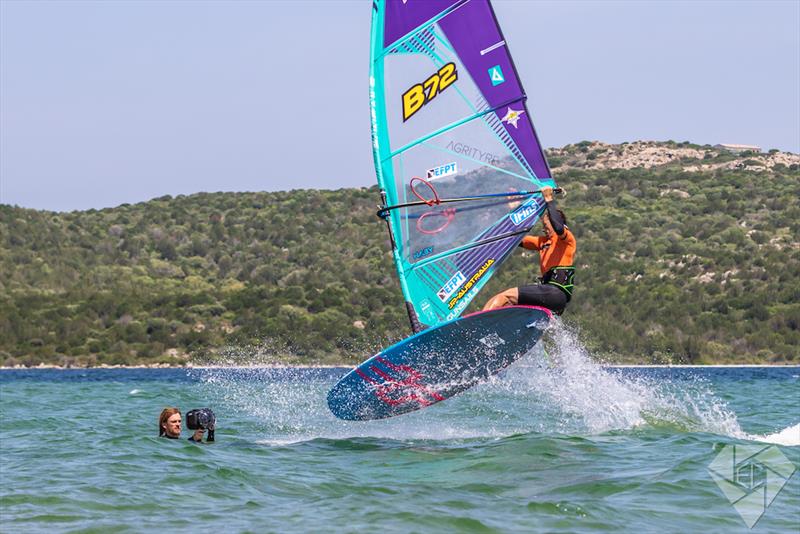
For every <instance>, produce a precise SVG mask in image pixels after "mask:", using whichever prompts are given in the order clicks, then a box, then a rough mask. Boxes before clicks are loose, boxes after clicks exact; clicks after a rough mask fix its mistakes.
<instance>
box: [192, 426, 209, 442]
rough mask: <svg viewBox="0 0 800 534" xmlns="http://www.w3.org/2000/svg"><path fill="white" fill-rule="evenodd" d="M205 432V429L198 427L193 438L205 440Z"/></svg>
mask: <svg viewBox="0 0 800 534" xmlns="http://www.w3.org/2000/svg"><path fill="white" fill-rule="evenodd" d="M205 432H206V431H205V430H204V429H202V428H198V429H197V430H195V431H194V435H193V436H192V439H193V440H194V441H203V434H205Z"/></svg>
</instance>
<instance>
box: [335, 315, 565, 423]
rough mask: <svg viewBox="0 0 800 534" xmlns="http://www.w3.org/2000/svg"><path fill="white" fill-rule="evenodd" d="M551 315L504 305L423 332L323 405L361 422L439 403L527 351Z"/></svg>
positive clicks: (376, 360) (352, 375)
mask: <svg viewBox="0 0 800 534" xmlns="http://www.w3.org/2000/svg"><path fill="white" fill-rule="evenodd" d="M550 317H551V314H550V311H549V310H546V309H544V308H540V307H537V306H509V307H506V308H500V309H497V310H492V311H487V312H477V313H474V314H471V315H467V316H465V317H462V318H460V319H456V320H454V321H450V322H447V323H444V324H442V325H440V326H438V327H434V328H430V329H428V330H424V331H422V332H420V333H418V334H416V335H414V336H411V337H409V338H407V339H404V340H403V341H400V342H398V343H396V344H394V345H392V346H391V347H389V348H387V349H385V350H383V351H382V352H380V353H378V354H376V355H375V356H373V357H372V358H370V359H368V360H367V361H365V362H364V363H362V364H361V365H359V366H358V367H356V368H355V369H353V370H352V371H350V372H349V373H348V374H347V375H345V376H344V377H343V378H342V379H341V380H339V382H338V383H337V384H336V385H335V386H334V387H333V388H332V389H331V390H330V392H329V393H328V406H329V407H330V410H331V412H333V414H334V415H335V416H336V417H338V418H340V419H345V420H351V421H365V420H371V419H384V418H387V417H393V416H395V415H401V414H405V413H408V412H413V411H415V410H419V409H421V408H425V407H427V406H430V405H432V404H435V403H437V402H440V401H443V400H445V399H447V398H449V397H452V396H453V395H456V394H458V393H460V392H462V391H464V390H466V389H468V388H470V387H472V386H474V385H475V384H477V383H479V382H481V381H483V380H486V379H487V378H488V377H490V376H492V375H494V374H496V373H498V372H500V371H501V370H503V369H505V368H506V367H508V366H509V365H511V364H512V363H513V362H514V361H516V360H517V359H519V358H520V357H522V356H523V355H524V354H526V353H527V352H528V351H530V350H531V349H532V348H533V346H534V345H535V344H536V342H537V341H539V338H541V336H542V333H543V331H544V329H545V327H546V326H547V324H548V322H549V319H550Z"/></svg>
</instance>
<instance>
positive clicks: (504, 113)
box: [440, 0, 551, 179]
mask: <svg viewBox="0 0 800 534" xmlns="http://www.w3.org/2000/svg"><path fill="white" fill-rule="evenodd" d="M440 26H441V28H442V30H443V31H444V33H445V35H446V36H447V39H448V40H449V41H450V44H451V45H452V46H453V48H454V49H455V50H456V53H457V54H458V56H459V58H460V59H461V61H462V62H463V64H464V66H465V67H466V68H467V70H468V71H469V74H470V76H471V77H472V80H473V82H475V84H476V85H477V86H478V87H479V89H480V91H481V93H482V94H483V96H484V98H485V99H486V101H487V102H488V103H489V105H490V106H491V107H492V108H496V107H498V106H502V108H500V109H498V110H497V113H496V115H497V118H498V119H499V120H500V121H501V122H502V123H503V125H504V127H505V129H506V131H507V133H508V135H509V136H510V137H511V139H513V141H514V143H515V144H516V146H517V148H518V149H519V151H520V152H521V153H522V155H523V156H524V158H525V160H526V161H527V162H528V164H530V166H531V168H532V170H533V172H534V174H535V175H536V177H537V178H539V179H544V178H550V177H551V176H550V169H549V168H548V166H547V162H546V160H545V157H544V152H543V150H542V147H541V145H540V143H539V139H538V138H537V136H536V132H535V130H534V128H533V123H532V122H531V120H530V117H529V113H528V110H527V108H526V107H525V102H524V98H525V94H524V91H523V89H522V85H521V84H520V82H519V79H518V78H517V72H516V69H515V68H514V63H513V62H512V60H511V55H510V54H509V52H508V45H507V44H506V43H505V39H504V38H503V34H502V33H501V32H500V28H499V26H498V25H497V21H496V19H495V16H494V12H493V10H492V7H491V6H490V5H489V2H487V1H486V0H470V1H469V2H467V3H466V4H464V5H463V6H460V7H459V8H458V10H456V11H455V12H453V13H452V14H450V15H448V16H447V17H445V18H444V19H442V20H441V22H440Z"/></svg>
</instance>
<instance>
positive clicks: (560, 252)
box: [483, 187, 576, 315]
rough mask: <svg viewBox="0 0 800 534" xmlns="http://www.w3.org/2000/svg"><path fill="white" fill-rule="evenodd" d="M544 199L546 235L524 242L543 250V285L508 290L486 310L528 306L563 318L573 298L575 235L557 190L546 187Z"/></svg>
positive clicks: (540, 262) (532, 247)
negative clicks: (549, 311)
mask: <svg viewBox="0 0 800 534" xmlns="http://www.w3.org/2000/svg"><path fill="white" fill-rule="evenodd" d="M542 197H543V198H544V201H545V203H546V204H547V209H546V210H545V212H544V215H543V216H542V225H543V226H544V235H543V236H535V237H534V236H525V237H524V238H523V239H522V242H521V243H520V246H522V247H524V248H526V249H528V250H538V251H539V266H540V269H541V273H542V276H541V278H540V283H538V284H533V285H527V286H520V287H511V288H508V289H506V290H505V291H503V292H501V293H498V294H497V295H495V296H494V297H492V298H491V299H489V301H488V302H487V303H486V305H485V306H484V307H483V309H484V310H493V309H495V308H502V307H503V306H513V305H515V304H524V305H528V306H542V307H545V308H548V309H550V310H552V311H553V312H555V313H556V314H558V315H561V313H563V312H564V308H566V306H567V303H568V302H569V301H570V299H571V298H572V286H573V278H574V275H575V267H574V266H573V258H574V257H575V249H576V243H575V236H574V235H572V232H571V231H570V230H569V228H567V218H566V216H565V215H564V212H563V211H561V210H560V209H558V208H557V207H556V201H555V200H554V199H553V189H552V188H550V187H545V188H542Z"/></svg>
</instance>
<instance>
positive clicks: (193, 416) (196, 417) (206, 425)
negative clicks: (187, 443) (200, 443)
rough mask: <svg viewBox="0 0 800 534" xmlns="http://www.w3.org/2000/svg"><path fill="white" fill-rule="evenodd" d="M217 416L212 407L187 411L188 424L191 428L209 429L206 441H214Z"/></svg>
mask: <svg viewBox="0 0 800 534" xmlns="http://www.w3.org/2000/svg"><path fill="white" fill-rule="evenodd" d="M216 423H217V418H216V416H215V415H214V412H212V411H211V408H198V409H195V410H190V411H188V412H187V413H186V426H187V427H189V430H199V429H203V430H208V437H207V438H206V441H214V427H215V425H216Z"/></svg>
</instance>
